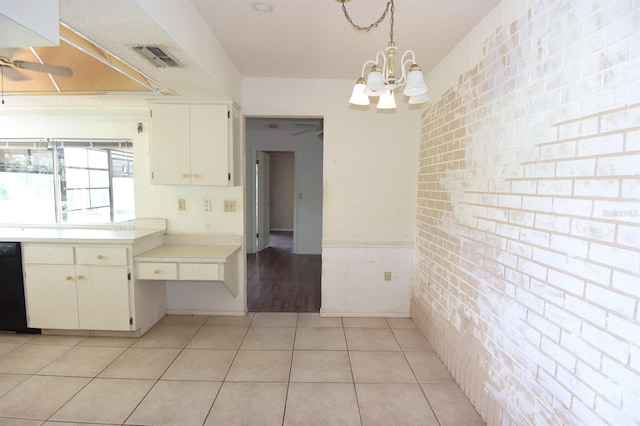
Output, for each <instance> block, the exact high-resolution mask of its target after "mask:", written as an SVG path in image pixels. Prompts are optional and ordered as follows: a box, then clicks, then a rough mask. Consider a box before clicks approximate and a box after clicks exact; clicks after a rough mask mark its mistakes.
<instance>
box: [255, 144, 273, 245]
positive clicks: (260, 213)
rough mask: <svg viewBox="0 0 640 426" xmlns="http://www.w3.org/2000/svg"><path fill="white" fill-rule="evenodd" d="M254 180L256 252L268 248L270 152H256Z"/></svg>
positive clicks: (269, 227)
mask: <svg viewBox="0 0 640 426" xmlns="http://www.w3.org/2000/svg"><path fill="white" fill-rule="evenodd" d="M255 169H256V179H255V181H254V185H255V186H254V192H255V199H256V202H255V212H254V219H253V220H254V226H255V228H256V252H258V253H259V252H261V251H262V250H264V249H266V248H267V247H269V236H270V234H271V185H272V183H271V152H270V151H264V150H257V151H256V163H255Z"/></svg>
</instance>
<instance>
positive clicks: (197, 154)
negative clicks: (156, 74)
mask: <svg viewBox="0 0 640 426" xmlns="http://www.w3.org/2000/svg"><path fill="white" fill-rule="evenodd" d="M230 109H231V107H230V106H229V105H213V104H191V105H188V104H154V105H152V106H151V140H150V143H149V161H150V166H151V183H152V184H157V185H201V186H206V185H209V186H228V185H231V184H232V183H233V180H232V179H233V161H234V160H233V138H232V134H231V133H232V130H233V126H232V123H231V114H230Z"/></svg>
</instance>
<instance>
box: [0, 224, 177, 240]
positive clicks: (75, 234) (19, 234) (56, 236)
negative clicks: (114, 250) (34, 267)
mask: <svg viewBox="0 0 640 426" xmlns="http://www.w3.org/2000/svg"><path fill="white" fill-rule="evenodd" d="M164 233H165V230H164V229H96V228H86V229H83V228H18V227H8V228H0V241H3V242H24V243H27V242H29V243H51V242H61V243H94V242H95V243H99V244H133V243H134V242H135V240H137V239H140V238H145V237H150V236H153V235H162V234H164Z"/></svg>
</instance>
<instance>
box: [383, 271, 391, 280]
mask: <svg viewBox="0 0 640 426" xmlns="http://www.w3.org/2000/svg"><path fill="white" fill-rule="evenodd" d="M384 280H385V281H391V272H385V273H384Z"/></svg>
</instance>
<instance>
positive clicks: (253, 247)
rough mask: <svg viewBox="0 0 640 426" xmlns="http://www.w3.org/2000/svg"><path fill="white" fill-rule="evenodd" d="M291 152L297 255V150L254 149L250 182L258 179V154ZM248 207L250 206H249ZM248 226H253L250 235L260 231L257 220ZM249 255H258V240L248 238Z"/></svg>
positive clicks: (294, 249) (294, 240)
mask: <svg viewBox="0 0 640 426" xmlns="http://www.w3.org/2000/svg"><path fill="white" fill-rule="evenodd" d="M260 151H262V152H290V153H292V154H293V253H294V254H295V253H296V245H297V242H296V236H297V235H298V234H297V233H298V197H296V194H297V193H298V182H297V181H296V174H297V169H298V165H297V161H296V155H297V152H296V149H295V148H293V149H292V148H283V147H269V146H263V147H260V148H254V149H252V152H251V164H253V165H254V167H252V168H251V178H250V182H255V181H256V179H257V176H256V168H255V164H256V161H257V160H258V152H260ZM252 185H253V186H254V188H253V195H254V199H255V197H256V196H257V194H256V193H255V184H254V183H252ZM249 202H251V203H253V202H254V200H249ZM247 205H248V204H247ZM251 209H252V213H253V215H254V216H255V215H256V211H255V206H254V207H252V208H251ZM247 222H248V224H251V228H252V229H248V230H247V231H248V233H247V234H248V235H255V234H256V233H257V232H258V230H257V228H256V226H257V223H256V222H257V221H256V220H255V219H252V220H250V221H247ZM247 253H257V241H256V238H248V239H247Z"/></svg>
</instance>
